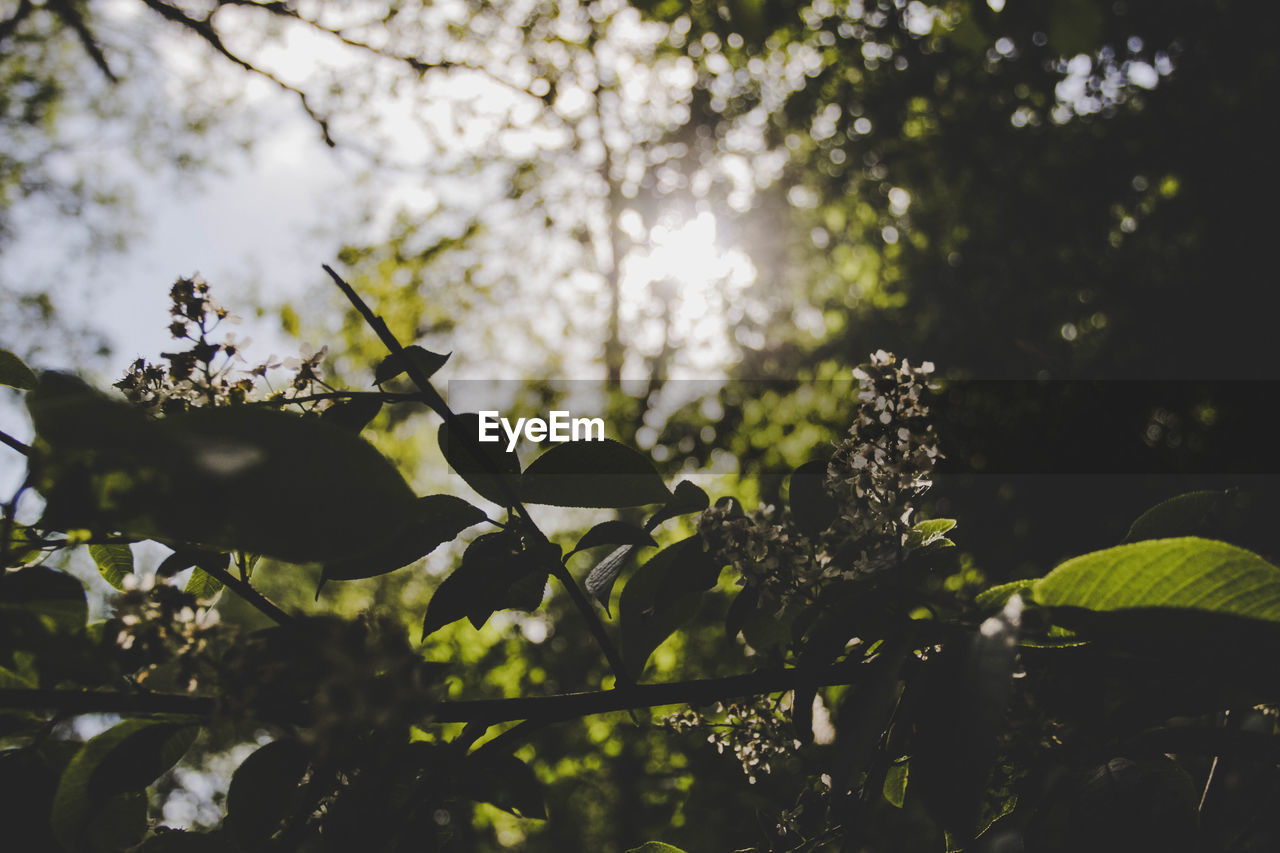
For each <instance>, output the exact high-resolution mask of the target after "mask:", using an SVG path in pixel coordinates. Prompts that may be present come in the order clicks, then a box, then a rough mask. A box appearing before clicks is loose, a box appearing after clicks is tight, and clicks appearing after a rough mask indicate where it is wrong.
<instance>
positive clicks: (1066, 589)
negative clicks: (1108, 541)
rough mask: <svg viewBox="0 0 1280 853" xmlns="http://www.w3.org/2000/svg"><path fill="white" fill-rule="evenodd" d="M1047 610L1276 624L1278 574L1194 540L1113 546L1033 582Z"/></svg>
mask: <svg viewBox="0 0 1280 853" xmlns="http://www.w3.org/2000/svg"><path fill="white" fill-rule="evenodd" d="M1032 593H1033V598H1034V599H1035V601H1036V602H1037V603H1039V604H1042V605H1044V606H1046V607H1080V608H1084V609H1086V610H1095V611H1114V610H1127V609H1133V608H1180V609H1188V610H1200V611H1205V612H1208V613H1214V614H1218V615H1223V616H1238V617H1243V618H1246V619H1260V620H1265V621H1268V622H1277V621H1280V568H1277V567H1275V566H1273V565H1271V564H1270V563H1268V562H1267V561H1266V560H1264V559H1262V558H1261V557H1259V556H1258V555H1257V554H1254V553H1252V552H1251V551H1246V550H1245V549H1243V548H1237V547H1236V546H1234V545H1228V544H1227V543H1225V542H1218V541H1215V540H1213V539H1199V538H1196V537H1193V536H1189V537H1182V538H1178V539H1152V540H1147V541H1144V542H1134V543H1132V544H1129V545H1118V546H1116V547H1114V548H1107V549H1106V550H1103V551H1095V552H1093V553H1091V554H1085V555H1083V556H1080V557H1075V558H1073V559H1070V560H1067V561H1066V562H1065V563H1063V564H1062V565H1060V566H1058V567H1057V568H1056V569H1054V570H1053V571H1051V572H1050V573H1049V574H1048V575H1046V576H1045V577H1043V578H1041V579H1039V580H1037V581H1035V582H1034V583H1033V584H1032Z"/></svg>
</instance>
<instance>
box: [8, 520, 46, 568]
mask: <svg viewBox="0 0 1280 853" xmlns="http://www.w3.org/2000/svg"><path fill="white" fill-rule="evenodd" d="M3 525H4V518H3V516H0V529H3ZM34 540H35V537H34V536H32V534H31V532H30V530H29V529H28V528H27V527H26V526H25V525H22V524H18V523H17V522H14V523H13V524H12V525H10V528H9V552H8V553H9V557H8V564H9V565H8V566H0V568H9V567H12V566H21V565H23V564H25V563H29V562H31V561H32V560H34V559H35V558H36V557H37V556H38V555H39V553H40V549H39V548H33V547H31V542H32V541H34Z"/></svg>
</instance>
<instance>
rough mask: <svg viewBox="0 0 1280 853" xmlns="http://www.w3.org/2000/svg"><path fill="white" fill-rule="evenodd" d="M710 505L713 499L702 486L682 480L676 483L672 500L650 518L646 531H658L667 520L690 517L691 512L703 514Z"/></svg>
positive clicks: (645, 527)
mask: <svg viewBox="0 0 1280 853" xmlns="http://www.w3.org/2000/svg"><path fill="white" fill-rule="evenodd" d="M710 505H711V499H710V498H708V497H707V493H706V492H704V491H703V490H702V488H701V487H700V486H698V485H696V484H694V483H691V482H689V481H688V480H681V481H680V482H679V483H676V487H675V490H674V491H673V492H672V493H671V500H669V501H667V502H666V503H665V504H663V506H662V508H661V509H659V510H658V511H657V512H655V513H654V514H653V515H651V516H649V520H648V521H646V522H645V523H644V529H645V530H651V531H652V530H656V529H657V528H658V525H659V524H661V523H662V522H664V521H666V520H667V519H670V518H675V517H677V516H680V515H688V514H689V513H691V512H702V511H703V510H704V509H706V508H707V507H708V506H710Z"/></svg>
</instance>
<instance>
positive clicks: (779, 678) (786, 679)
mask: <svg viewBox="0 0 1280 853" xmlns="http://www.w3.org/2000/svg"><path fill="white" fill-rule="evenodd" d="M858 680H859V678H858V673H857V671H856V669H855V668H853V667H850V666H848V665H839V664H837V665H835V666H830V667H827V668H825V669H822V670H818V671H815V672H808V671H801V670H798V669H780V670H769V671H763V672H753V673H748V674H745V675H731V676H727V677H724V678H708V679H701V680H697V681H670V682H666V683H663V684H633V685H630V686H627V687H618V688H614V689H613V690H599V691H594V692H587V693H562V694H556V695H552V696H526V697H519V698H515V699H472V700H465V699H463V700H456V701H445V702H440V703H439V704H438V705H436V706H435V710H434V713H432V715H431V722H435V723H478V724H489V725H492V724H495V723H503V722H511V721H515V720H522V721H537V722H538V723H540V724H549V723H554V722H560V721H564V720H571V719H576V718H578V717H588V716H592V715H594V714H607V713H610V712H613V711H626V710H629V709H631V708H642V707H656V706H659V705H686V704H687V705H706V704H710V703H712V702H716V701H722V700H725V699H734V698H738V697H742V696H755V695H761V694H766V693H781V692H783V691H786V690H793V689H795V688H796V687H797V686H799V685H802V684H808V685H815V686H826V685H834V684H851V683H854V682H856V681H858ZM216 705H217V699H216V698H215V697H212V696H189V695H184V694H173V693H120V692H109V691H102V690H98V691H93V690H61V689H49V690H32V689H27V688H0V708H13V709H24V710H55V711H60V712H64V713H71V714H88V713H116V714H190V715H192V716H210V715H212V714H213V713H214V711H215V710H216ZM302 710H304V709H302V708H300V707H297V706H284V705H280V706H275V707H271V708H265V709H262V716H261V719H262V720H263V721H264V722H281V723H292V722H296V721H297V720H298V719H299V718H300V717H301V716H302V714H301V711H302ZM539 727H540V726H533V725H529V726H520V727H517V728H518V729H520V731H522V732H528V731H530V730H531V729H534V728H539ZM511 731H512V732H514V731H516V729H515V728H513V729H512V730H511ZM506 734H507V733H505V732H504V733H503V735H499V738H501V737H505V736H506ZM499 738H495V739H494V741H493V742H496V741H497V740H498V739H499ZM486 746H487V745H486ZM481 748H482V749H483V748H484V747H481Z"/></svg>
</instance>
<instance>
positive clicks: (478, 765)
mask: <svg viewBox="0 0 1280 853" xmlns="http://www.w3.org/2000/svg"><path fill="white" fill-rule="evenodd" d="M462 787H463V793H464V795H465V796H466V797H467V798H468V799H472V800H479V801H480V802H484V803H489V804H491V805H495V806H497V807H498V808H500V809H502V810H503V811H508V812H511V813H512V814H514V815H516V816H518V817H524V818H534V819H536V820H546V819H547V807H546V800H545V796H544V794H543V791H542V783H541V782H539V781H538V777H537V776H536V775H534V772H533V768H531V767H529V765H527V764H525V763H524V762H523V761H521V760H520V759H518V758H516V757H515V756H514V755H497V756H490V755H484V754H483V753H478V754H476V755H474V756H468V759H467V761H466V764H465V765H464V768H463V779H462Z"/></svg>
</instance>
